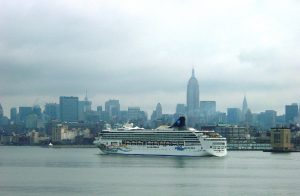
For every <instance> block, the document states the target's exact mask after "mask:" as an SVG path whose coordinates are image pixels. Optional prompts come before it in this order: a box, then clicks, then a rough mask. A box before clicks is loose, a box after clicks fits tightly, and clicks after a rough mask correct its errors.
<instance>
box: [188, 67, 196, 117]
mask: <svg viewBox="0 0 300 196" xmlns="http://www.w3.org/2000/svg"><path fill="white" fill-rule="evenodd" d="M186 103H187V114H188V116H195V115H196V113H197V111H198V110H199V84H198V80H197V79H196V78H195V71H194V69H193V71H192V77H191V78H190V79H189V82H188V85H187V94H186Z"/></svg>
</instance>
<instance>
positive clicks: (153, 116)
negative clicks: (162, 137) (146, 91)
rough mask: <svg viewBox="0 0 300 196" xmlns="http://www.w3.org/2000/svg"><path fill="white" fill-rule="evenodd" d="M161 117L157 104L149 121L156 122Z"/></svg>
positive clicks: (160, 110)
mask: <svg viewBox="0 0 300 196" xmlns="http://www.w3.org/2000/svg"><path fill="white" fill-rule="evenodd" d="M161 117H162V107H161V104H160V103H158V104H157V105H156V108H155V110H154V111H153V112H152V115H151V120H157V119H160V118H161Z"/></svg>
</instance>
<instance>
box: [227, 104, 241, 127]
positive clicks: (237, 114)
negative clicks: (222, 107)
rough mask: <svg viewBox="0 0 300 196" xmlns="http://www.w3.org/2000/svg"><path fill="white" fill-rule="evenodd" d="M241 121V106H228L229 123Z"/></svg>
mask: <svg viewBox="0 0 300 196" xmlns="http://www.w3.org/2000/svg"><path fill="white" fill-rule="evenodd" d="M240 121H241V109H240V108H227V123H229V124H238V123H239V122H240Z"/></svg>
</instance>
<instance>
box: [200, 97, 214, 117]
mask: <svg viewBox="0 0 300 196" xmlns="http://www.w3.org/2000/svg"><path fill="white" fill-rule="evenodd" d="M200 112H201V114H202V115H204V116H213V115H215V114H216V112H217V111H216V101H200Z"/></svg>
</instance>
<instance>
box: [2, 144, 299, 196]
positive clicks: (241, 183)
mask: <svg viewBox="0 0 300 196" xmlns="http://www.w3.org/2000/svg"><path fill="white" fill-rule="evenodd" d="M0 195H45V196H48V195H49V196H50V195H51V196H52V195H122V196H127V195H128V196H129V195H130V196H134V195H136V196H141V195H164V196H165V195H166V196H168V195H178V196H182V195H300V153H288V154H272V153H264V152H259V151H230V152H229V153H228V156H226V157H222V158H219V157H200V158H192V157H190V158H179V157H159V156H118V155H113V156H111V155H101V154H100V153H99V150H98V149H97V148H41V147H7V146H0Z"/></svg>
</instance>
